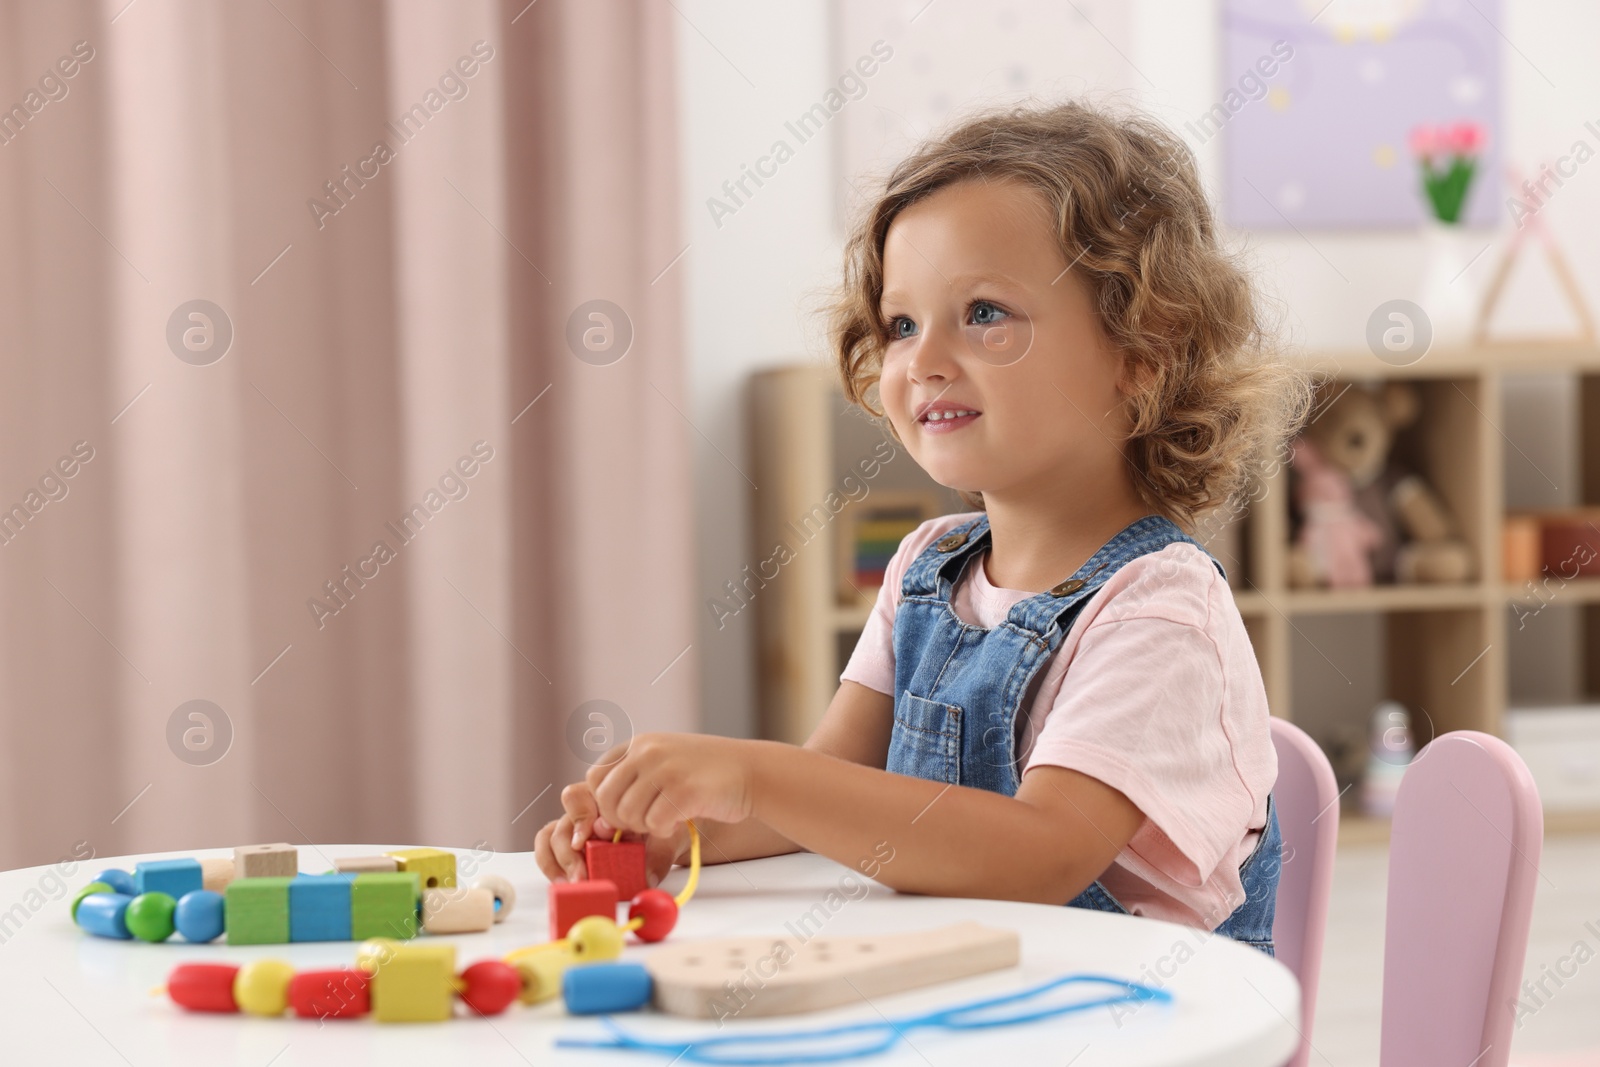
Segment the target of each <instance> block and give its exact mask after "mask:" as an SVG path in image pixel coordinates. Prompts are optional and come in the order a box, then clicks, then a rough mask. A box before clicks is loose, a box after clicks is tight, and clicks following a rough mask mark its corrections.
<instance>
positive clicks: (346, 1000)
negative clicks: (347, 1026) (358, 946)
mask: <svg viewBox="0 0 1600 1067" xmlns="http://www.w3.org/2000/svg"><path fill="white" fill-rule="evenodd" d="M371 985H372V975H371V974H370V973H368V972H367V971H363V970H361V969H359V968H357V969H354V970H345V969H342V968H335V969H333V970H326V971H306V972H304V973H302V974H297V975H295V976H294V978H293V979H292V980H291V981H290V982H289V1006H290V1007H291V1008H293V1009H294V1013H295V1014H296V1015H298V1016H300V1017H301V1018H303V1019H353V1018H355V1017H356V1016H358V1015H365V1014H367V1012H368V1011H370V1010H372V998H371Z"/></svg>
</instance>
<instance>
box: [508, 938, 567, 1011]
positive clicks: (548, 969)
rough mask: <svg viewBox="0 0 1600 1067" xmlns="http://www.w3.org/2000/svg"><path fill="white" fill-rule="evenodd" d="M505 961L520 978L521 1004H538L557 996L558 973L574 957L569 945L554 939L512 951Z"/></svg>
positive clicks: (563, 970) (564, 971)
mask: <svg viewBox="0 0 1600 1067" xmlns="http://www.w3.org/2000/svg"><path fill="white" fill-rule="evenodd" d="M512 957H515V958H512ZM506 962H507V963H510V964H511V965H512V966H513V967H515V968H516V969H517V977H518V978H519V979H521V981H522V997H521V1000H522V1003H524V1004H541V1003H543V1002H544V1001H547V1000H552V999H554V998H555V997H558V996H560V995H561V976H562V975H564V974H566V973H567V968H568V967H571V966H572V965H573V964H575V963H577V962H578V960H577V957H575V956H573V954H572V950H571V949H570V948H568V947H567V946H566V945H565V944H563V943H562V942H559V941H557V942H554V943H551V944H544V945H536V946H534V947H533V948H531V949H522V950H519V951H518V952H514V953H512V956H511V957H507V959H506Z"/></svg>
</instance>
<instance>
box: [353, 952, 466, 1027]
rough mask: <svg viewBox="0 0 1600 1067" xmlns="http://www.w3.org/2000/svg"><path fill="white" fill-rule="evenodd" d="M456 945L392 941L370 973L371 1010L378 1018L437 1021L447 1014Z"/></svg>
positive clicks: (452, 988) (379, 1019) (454, 970)
mask: <svg viewBox="0 0 1600 1067" xmlns="http://www.w3.org/2000/svg"><path fill="white" fill-rule="evenodd" d="M455 981H456V947H455V946H454V945H449V944H440V945H433V944H427V945H394V946H393V947H392V949H391V951H389V952H386V953H384V954H382V958H381V959H379V961H378V963H377V968H376V970H375V971H374V972H373V975H372V1014H373V1017H374V1018H376V1019H377V1020H378V1021H379V1022H438V1021H442V1020H444V1019H448V1018H450V1014H451V1006H452V1005H451V1000H452V998H453V997H454V996H455Z"/></svg>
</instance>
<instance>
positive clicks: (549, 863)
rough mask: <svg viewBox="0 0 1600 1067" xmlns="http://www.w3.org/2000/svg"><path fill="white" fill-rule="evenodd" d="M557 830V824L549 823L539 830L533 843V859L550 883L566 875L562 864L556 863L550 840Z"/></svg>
mask: <svg viewBox="0 0 1600 1067" xmlns="http://www.w3.org/2000/svg"><path fill="white" fill-rule="evenodd" d="M555 829H556V824H555V822H553V821H552V822H547V823H545V824H544V826H543V827H542V828H541V829H540V830H539V836H538V837H536V838H534V841H533V858H534V861H535V862H536V863H538V865H539V871H540V873H542V874H543V875H544V876H545V877H546V878H548V879H550V881H552V882H554V881H556V880H557V879H559V878H561V877H563V876H564V875H565V873H566V872H565V871H563V870H562V869H561V864H560V863H558V862H557V861H556V857H555V852H554V851H553V850H552V848H551V845H550V839H551V837H552V836H553V835H554V833H555Z"/></svg>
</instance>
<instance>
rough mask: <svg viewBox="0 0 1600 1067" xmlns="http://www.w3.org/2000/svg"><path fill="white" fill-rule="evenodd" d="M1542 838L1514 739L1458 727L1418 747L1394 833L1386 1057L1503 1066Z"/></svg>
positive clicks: (1394, 1064) (1404, 1063) (1535, 798)
mask: <svg viewBox="0 0 1600 1067" xmlns="http://www.w3.org/2000/svg"><path fill="white" fill-rule="evenodd" d="M1543 845H1544V809H1543V807H1542V806H1541V805H1540V803H1539V792H1538V790H1537V789H1536V788H1535V786H1534V783H1533V776H1532V775H1531V774H1529V773H1528V767H1527V765H1526V764H1525V763H1523V762H1522V758H1521V757H1520V756H1518V755H1517V754H1516V752H1515V751H1513V750H1512V748H1511V746H1510V745H1508V744H1506V743H1505V742H1504V741H1501V740H1500V739H1499V738H1497V737H1493V736H1491V735H1489V734H1485V733H1479V732H1477V731H1476V730H1460V731H1456V732H1453V733H1447V734H1442V735H1440V736H1439V737H1437V738H1435V739H1434V740H1433V741H1432V742H1431V743H1430V744H1429V745H1428V746H1427V747H1426V748H1424V749H1423V750H1422V751H1421V752H1419V753H1417V756H1416V759H1415V760H1414V761H1413V762H1412V764H1411V766H1410V767H1409V768H1407V769H1406V773H1405V777H1404V778H1402V779H1401V781H1400V792H1399V794H1398V795H1397V796H1396V797H1395V808H1394V823H1393V828H1392V831H1391V834H1390V841H1389V902H1388V912H1387V915H1386V918H1385V920H1384V947H1383V1045H1382V1053H1381V1057H1380V1060H1379V1062H1380V1063H1381V1064H1382V1067H1417V1065H1419V1064H1420V1065H1425V1064H1435V1063H1439V1064H1445V1063H1450V1064H1468V1063H1470V1064H1473V1065H1474V1067H1505V1065H1506V1063H1507V1062H1508V1061H1509V1059H1510V1056H1511V1032H1512V1028H1513V1023H1514V1021H1515V1017H1516V1004H1517V998H1518V992H1519V990H1518V986H1519V985H1520V983H1521V981H1522V965H1523V959H1524V957H1525V955H1526V953H1527V949H1528V927H1529V924H1530V923H1531V922H1532V919H1533V897H1534V889H1535V886H1536V884H1537V880H1538V877H1539V859H1540V855H1541V853H1542V852H1543Z"/></svg>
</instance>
